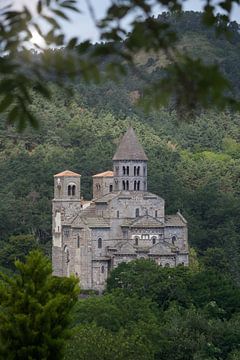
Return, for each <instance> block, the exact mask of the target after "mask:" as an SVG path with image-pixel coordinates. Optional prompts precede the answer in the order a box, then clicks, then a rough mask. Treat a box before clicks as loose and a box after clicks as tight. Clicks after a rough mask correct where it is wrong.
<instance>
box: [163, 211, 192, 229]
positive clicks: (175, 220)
mask: <svg viewBox="0 0 240 360" xmlns="http://www.w3.org/2000/svg"><path fill="white" fill-rule="evenodd" d="M165 226H167V227H172V226H180V227H183V226H187V221H186V219H185V218H184V217H183V216H182V214H180V213H179V212H178V213H177V214H176V215H166V217H165Z"/></svg>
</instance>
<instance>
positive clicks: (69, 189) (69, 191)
mask: <svg viewBox="0 0 240 360" xmlns="http://www.w3.org/2000/svg"><path fill="white" fill-rule="evenodd" d="M71 193H72V187H71V185H68V196H71Z"/></svg>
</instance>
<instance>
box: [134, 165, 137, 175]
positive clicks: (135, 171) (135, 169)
mask: <svg viewBox="0 0 240 360" xmlns="http://www.w3.org/2000/svg"><path fill="white" fill-rule="evenodd" d="M133 173H134V176H136V174H137V168H136V166H134V168H133Z"/></svg>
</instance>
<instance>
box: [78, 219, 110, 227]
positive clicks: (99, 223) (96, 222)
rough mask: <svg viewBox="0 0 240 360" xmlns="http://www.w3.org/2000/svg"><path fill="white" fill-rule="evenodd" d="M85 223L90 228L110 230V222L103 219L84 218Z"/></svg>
mask: <svg viewBox="0 0 240 360" xmlns="http://www.w3.org/2000/svg"><path fill="white" fill-rule="evenodd" d="M84 222H85V223H86V224H87V226H88V227H90V228H110V221H109V220H108V219H103V218H101V217H96V218H90V217H89V218H84Z"/></svg>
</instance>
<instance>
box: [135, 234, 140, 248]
mask: <svg viewBox="0 0 240 360" xmlns="http://www.w3.org/2000/svg"><path fill="white" fill-rule="evenodd" d="M138 240H139V239H138V237H137V236H136V237H135V245H136V246H138Z"/></svg>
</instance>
